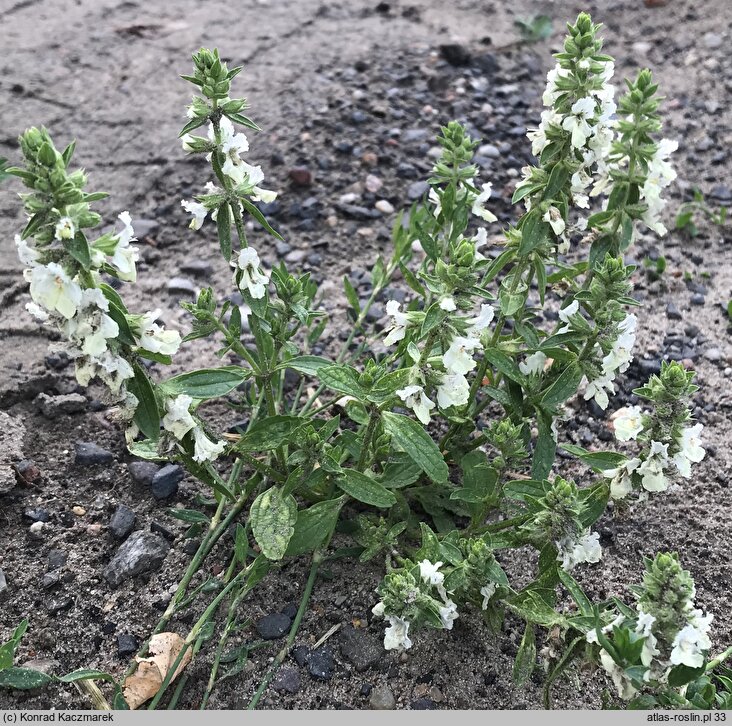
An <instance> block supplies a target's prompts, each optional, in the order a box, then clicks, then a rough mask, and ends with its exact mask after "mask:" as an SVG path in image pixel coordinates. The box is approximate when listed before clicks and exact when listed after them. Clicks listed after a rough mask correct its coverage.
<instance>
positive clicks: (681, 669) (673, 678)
mask: <svg viewBox="0 0 732 726" xmlns="http://www.w3.org/2000/svg"><path fill="white" fill-rule="evenodd" d="M705 670H706V664H702V665H701V666H699V668H690V667H689V666H685V665H677V666H674V667H673V668H672V669H671V670H670V671H669V674H668V684H669V686H671V688H681V686H685V685H686V684H687V683H691V682H692V681H695V680H696V679H697V678H699V676H703V675H704V672H705Z"/></svg>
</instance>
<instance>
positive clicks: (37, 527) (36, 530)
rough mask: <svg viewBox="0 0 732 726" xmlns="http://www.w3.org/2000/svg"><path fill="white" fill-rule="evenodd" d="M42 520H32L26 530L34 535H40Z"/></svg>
mask: <svg viewBox="0 0 732 726" xmlns="http://www.w3.org/2000/svg"><path fill="white" fill-rule="evenodd" d="M43 527H44V525H43V522H33V524H31V526H30V527H28V531H29V532H30V533H31V534H32V535H33V536H34V537H40V536H41V534H42V533H43Z"/></svg>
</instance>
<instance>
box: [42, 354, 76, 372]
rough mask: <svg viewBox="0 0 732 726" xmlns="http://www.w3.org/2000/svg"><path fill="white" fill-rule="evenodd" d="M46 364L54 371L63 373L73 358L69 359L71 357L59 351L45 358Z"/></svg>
mask: <svg viewBox="0 0 732 726" xmlns="http://www.w3.org/2000/svg"><path fill="white" fill-rule="evenodd" d="M44 362H45V363H46V365H47V366H48V367H49V368H51V369H53V370H54V371H62V370H63V369H64V368H66V367H68V365H69V363H71V358H69V356H68V355H66V353H64V352H63V351H57V352H55V353H49V354H48V355H47V356H46V357H45V358H44Z"/></svg>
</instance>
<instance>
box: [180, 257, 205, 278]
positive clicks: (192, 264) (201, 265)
mask: <svg viewBox="0 0 732 726" xmlns="http://www.w3.org/2000/svg"><path fill="white" fill-rule="evenodd" d="M180 270H181V272H187V273H188V274H189V275H193V276H194V277H210V276H211V275H213V265H212V264H211V263H210V262H207V261H206V260H186V261H184V262H183V263H182V264H181V266H180Z"/></svg>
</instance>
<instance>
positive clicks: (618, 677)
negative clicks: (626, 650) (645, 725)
mask: <svg viewBox="0 0 732 726" xmlns="http://www.w3.org/2000/svg"><path fill="white" fill-rule="evenodd" d="M600 663H602V667H603V668H604V669H605V670H606V671H607V673H608V674H609V676H610V678H612V681H613V683H614V684H615V688H617V690H618V695H619V696H620V698H622V699H623V700H624V701H629V700H630V699H631V698H633V696H634V695H635V694H636V693H637V690H636V689H635V688H634V687H633V684H632V683H631V682H630V681H629V680H628V678H627V676H626V675H625V671H624V670H623V669H622V668H621V667H620V666H619V665H618V664H617V663H616V662H615V661H614V660H613V659H612V656H611V655H610V654H609V653H608V652H607V651H606V650H605V649H604V648H603V649H602V650H600Z"/></svg>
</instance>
